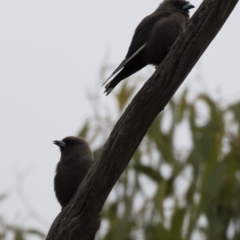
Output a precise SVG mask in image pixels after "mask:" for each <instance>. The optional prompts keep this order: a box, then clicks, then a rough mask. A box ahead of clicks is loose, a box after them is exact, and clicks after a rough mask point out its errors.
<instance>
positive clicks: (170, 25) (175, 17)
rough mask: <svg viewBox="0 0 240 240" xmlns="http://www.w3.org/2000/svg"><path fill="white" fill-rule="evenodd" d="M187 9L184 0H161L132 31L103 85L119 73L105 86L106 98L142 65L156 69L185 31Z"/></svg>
mask: <svg viewBox="0 0 240 240" xmlns="http://www.w3.org/2000/svg"><path fill="white" fill-rule="evenodd" d="M191 8H194V6H193V5H191V4H190V3H189V2H187V1H185V0H164V1H163V2H162V3H161V4H160V5H159V7H158V8H157V9H156V11H155V12H153V13H152V14H151V15H149V16H147V17H145V18H144V19H143V20H142V22H141V23H140V24H139V25H138V27H137V28H136V30H135V33H134V35H133V38H132V42H131V44H130V47H129V49H128V52H127V55H126V57H125V59H124V60H123V61H122V62H121V64H120V65H119V66H118V67H117V68H116V69H115V70H114V72H113V73H112V74H111V76H110V77H109V78H108V79H107V80H106V81H105V82H104V84H105V83H106V82H107V81H108V80H109V79H110V78H111V77H113V76H114V75H115V74H116V73H118V72H119V71H120V70H121V71H120V72H119V73H118V74H117V75H116V76H115V77H114V78H113V79H112V80H111V82H109V83H108V84H107V85H106V86H105V93H106V95H108V94H109V93H110V92H111V91H112V90H113V89H114V87H115V86H116V85H117V84H118V83H119V82H120V81H122V80H123V79H125V78H127V77H129V76H130V75H132V74H133V73H135V72H137V71H139V70H140V69H142V68H143V67H145V66H146V65H148V64H153V65H155V66H158V65H159V64H160V63H161V62H162V60H163V59H164V57H165V56H166V55H167V53H168V51H169V49H170V47H171V46H172V44H173V43H174V42H175V40H176V39H177V37H178V35H179V34H180V33H181V32H183V31H185V29H186V25H187V22H188V20H189V9H191Z"/></svg>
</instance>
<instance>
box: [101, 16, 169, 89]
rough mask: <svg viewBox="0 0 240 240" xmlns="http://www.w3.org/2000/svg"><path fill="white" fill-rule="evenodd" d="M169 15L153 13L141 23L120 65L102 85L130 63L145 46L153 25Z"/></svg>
mask: <svg viewBox="0 0 240 240" xmlns="http://www.w3.org/2000/svg"><path fill="white" fill-rule="evenodd" d="M169 14H170V13H169V12H168V11H161V12H157V13H153V14H151V15H149V16H147V17H145V18H144V19H143V20H142V22H141V23H140V24H139V25H138V27H137V28H136V31H135V33H134V35H133V38H132V42H131V44H130V46H129V49H128V52H127V55H126V57H125V59H124V60H123V61H122V62H121V64H120V65H119V66H118V67H117V68H116V69H115V70H114V71H113V73H112V74H111V75H110V77H109V78H108V79H107V80H106V81H105V82H104V83H103V85H104V84H105V83H106V82H107V81H108V80H109V79H110V78H111V77H113V76H114V75H115V74H116V73H117V72H118V71H120V70H121V69H122V68H123V67H124V66H125V65H126V64H127V63H128V62H129V61H131V60H132V59H133V58H134V57H135V56H136V55H137V54H138V53H140V52H141V51H142V50H143V49H144V47H145V46H146V44H147V41H148V38H149V36H150V33H151V31H152V29H153V27H154V25H155V23H156V22H157V21H158V20H159V19H161V17H167V16H168V15H169Z"/></svg>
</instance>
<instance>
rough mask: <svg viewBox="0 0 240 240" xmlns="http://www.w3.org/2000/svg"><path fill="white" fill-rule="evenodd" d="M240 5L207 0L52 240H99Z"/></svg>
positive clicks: (132, 107) (117, 130)
mask: <svg viewBox="0 0 240 240" xmlns="http://www.w3.org/2000/svg"><path fill="white" fill-rule="evenodd" d="M237 2H238V0H205V1H204V2H203V3H202V5H201V6H200V7H199V9H198V10H197V12H196V13H195V14H194V16H193V17H192V18H191V21H190V23H189V26H188V28H187V31H186V32H185V33H183V34H181V36H179V38H178V40H177V41H176V42H175V44H174V45H173V47H172V48H171V50H170V52H169V53H168V55H167V56H166V58H165V60H164V61H163V63H162V65H161V67H159V68H158V69H157V70H156V71H155V73H154V74H153V75H152V76H151V77H150V79H149V80H148V81H147V82H146V83H145V85H144V86H143V87H142V89H141V90H140V91H139V92H138V93H137V95H136V96H135V97H134V99H133V100H132V102H131V103H130V104H129V106H128V107H127V109H126V110H125V112H124V113H123V115H122V116H121V118H120V119H119V121H118V122H117V124H116V125H115V127H114V129H113V131H112V132H111V134H110V136H109V138H108V140H107V141H106V143H105V144H104V146H103V148H102V151H101V152H100V154H99V156H98V157H97V159H96V161H95V163H94V165H93V167H92V168H91V170H90V171H89V173H88V175H87V177H86V178H85V179H84V181H83V182H82V184H81V185H80V187H79V189H78V191H77V193H76V194H75V196H74V198H73V199H72V200H71V202H70V204H69V205H68V206H67V207H66V208H65V209H64V210H63V211H62V212H61V213H60V214H59V215H58V216H57V217H56V219H55V220H54V222H53V224H52V226H51V228H50V230H49V233H48V236H47V238H46V239H47V240H53V239H54V240H61V239H64V240H70V239H71V240H75V239H81V240H90V239H94V235H95V232H96V231H97V229H98V225H99V223H100V213H101V210H102V207H103V205H104V203H105V201H106V198H107V197H108V195H109V193H110V191H111V190H112V188H113V186H114V185H115V183H116V181H117V180H118V178H119V177H120V175H121V174H122V172H123V170H124V169H125V167H126V166H127V164H128V163H129V161H130V159H131V157H132V156H133V154H134V152H135V150H136V148H137V147H138V145H139V144H140V142H141V141H142V139H143V137H144V135H145V134H146V132H147V130H148V128H149V127H150V125H151V124H152V122H153V121H154V119H155V118H156V117H157V115H158V114H159V113H160V112H161V111H162V110H163V109H164V107H165V106H166V104H167V103H168V102H169V100H170V99H171V97H172V96H173V94H174V93H175V92H176V90H177V89H178V87H179V86H180V85H181V84H182V82H183V81H184V79H185V78H186V77H187V75H188V74H189V72H190V71H191V69H192V68H193V66H194V65H195V64H196V62H197V61H198V59H199V58H200V57H201V55H202V54H203V52H204V51H205V50H206V48H207V47H208V45H209V44H210V43H211V41H212V40H213V39H214V37H215V36H216V35H217V33H218V31H219V30H220V29H221V27H222V26H223V24H224V23H225V21H226V20H227V18H228V16H229V15H230V13H231V12H232V10H233V9H234V7H235V5H236V4H237Z"/></svg>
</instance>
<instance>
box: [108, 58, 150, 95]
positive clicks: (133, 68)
mask: <svg viewBox="0 0 240 240" xmlns="http://www.w3.org/2000/svg"><path fill="white" fill-rule="evenodd" d="M145 66H146V64H145V63H141V62H139V63H137V64H129V65H126V66H124V68H123V69H122V70H121V71H120V72H119V73H118V74H117V75H116V76H115V77H114V78H113V80H112V81H110V82H109V83H108V84H107V85H106V86H105V91H104V93H106V96H107V95H108V94H109V93H110V92H111V91H112V90H113V89H114V88H115V87H116V86H117V85H118V83H119V82H121V81H122V80H124V79H125V78H127V77H129V76H131V75H132V74H134V73H135V72H137V71H139V70H140V69H142V68H143V67H145Z"/></svg>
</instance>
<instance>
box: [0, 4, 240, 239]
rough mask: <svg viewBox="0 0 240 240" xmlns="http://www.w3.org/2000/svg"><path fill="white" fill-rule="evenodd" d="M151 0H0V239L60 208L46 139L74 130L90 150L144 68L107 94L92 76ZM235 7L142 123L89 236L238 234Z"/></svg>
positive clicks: (35, 229) (103, 68)
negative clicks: (156, 112) (169, 95)
mask: <svg viewBox="0 0 240 240" xmlns="http://www.w3.org/2000/svg"><path fill="white" fill-rule="evenodd" d="M201 2H202V1H201V0H191V3H192V4H194V5H195V6H196V9H197V8H198V6H199V5H200V4H201ZM159 3H160V2H159V1H157V0H152V1H149V0H142V1H141V2H139V1H136V0H131V1H129V0H122V1H110V0H104V1H96V0H92V1H83V0H78V1H77V0H70V1H62V0H58V1H56V0H50V1H49V0H48V1H47V0H42V1H30V0H22V1H17V0H8V1H0V11H1V12H0V24H1V25H0V35H1V37H0V61H1V63H0V81H1V88H0V96H1V97H0V98H1V100H0V111H1V117H0V132H1V138H0V156H1V158H0V182H1V184H0V239H9V240H11V239H16V240H19V239H20V240H22V239H30V240H31V239H44V236H45V234H46V233H47V232H48V229H49V227H50V225H51V223H52V221H53V220H54V218H55V217H56V215H57V214H58V213H59V211H60V205H59V204H58V202H57V200H56V198H55V194H54V191H53V177H54V174H55V167H56V164H57V162H58V160H59V157H60V152H59V149H58V148H57V147H56V146H55V145H53V144H52V142H53V140H59V139H62V138H64V137H66V136H69V135H78V134H79V135H81V136H83V137H85V138H86V139H87V140H88V141H89V143H90V145H91V147H92V149H93V151H94V153H95V154H96V155H97V153H98V151H99V150H100V149H101V147H102V145H103V144H104V142H105V140H106V139H107V137H108V135H109V133H110V132H111V130H112V128H113V126H114V125H115V123H116V121H117V120H118V118H119V116H120V115H121V114H122V112H123V111H124V109H125V108H126V106H127V104H128V103H129V101H131V99H132V98H133V96H134V94H135V93H136V92H137V91H138V90H139V88H140V87H141V86H142V85H143V84H144V82H145V81H146V80H147V79H148V78H149V77H150V76H151V74H152V73H153V72H154V68H153V67H151V66H149V67H147V68H145V69H143V70H142V71H140V72H139V73H137V74H135V75H134V76H132V77H130V78H129V80H127V81H124V82H122V83H121V84H119V85H118V87H117V88H116V89H114V91H113V92H112V93H111V94H110V95H109V96H108V97H106V96H105V95H104V94H103V91H104V88H103V87H101V84H102V83H103V82H104V80H105V79H106V78H107V77H108V76H109V75H110V73H111V71H112V70H113V69H114V68H115V67H116V66H117V65H118V64H119V63H120V62H121V61H122V60H123V58H124V57H125V54H126V52H127V49H128V47H129V44H130V41H131V38H132V35H133V32H134V29H135V28H136V26H137V25H138V23H139V22H140V21H141V20H142V19H143V17H145V16H146V15H148V14H150V13H151V12H153V11H154V10H155V9H156V7H157V6H158V4H159ZM196 9H193V10H191V15H192V14H193V13H194V11H195V10H196ZM239 15H240V6H239V5H238V6H237V7H236V8H235V10H234V11H233V13H232V14H231V16H230V17H229V19H228V21H227V22H226V24H225V25H224V27H223V28H222V30H221V31H220V32H219V34H218V35H217V37H216V38H215V39H214V41H213V42H212V43H211V45H210V46H209V48H208V49H207V51H206V52H205V53H204V55H203V56H202V57H201V59H200V60H199V62H198V63H197V64H196V66H195V68H194V69H193V70H192V72H191V73H190V74H189V76H188V77H187V79H186V80H185V82H184V84H183V85H182V86H181V87H180V89H179V90H178V92H177V93H176V95H175V96H174V98H173V100H172V101H171V103H170V104H169V105H168V107H167V108H166V110H165V111H164V112H163V113H162V114H161V115H160V116H159V117H158V118H157V119H156V121H155V122H154V124H153V125H152V127H151V129H150V130H149V132H148V133H147V135H146V137H145V138H144V140H143V142H142V144H141V146H140V147H139V149H138V150H137V152H136V154H135V155H134V157H133V160H132V161H131V162H130V164H129V166H128V168H127V169H126V171H125V172H124V173H123V175H122V177H121V179H120V180H119V182H118V184H117V185H116V187H115V188H114V190H113V191H112V193H111V195H110V197H109V199H108V201H107V203H106V206H105V209H104V211H103V215H102V216H103V220H102V225H101V229H100V231H99V233H98V236H97V237H98V239H105V240H107V239H119V240H120V239H139V240H141V239H142V240H145V239H147V240H158V239H164V240H166V239H171V240H174V239H176V240H179V239H194V240H195V239H196V240H198V239H199V240H204V239H211V240H212V239H229V240H230V239H231V240H232V239H234V240H235V239H240V227H239V226H240V195H239V194H240V152H239V143H240V132H239V124H240V102H239V101H240V81H239V78H240V72H239V63H240V45H239V42H240V31H239Z"/></svg>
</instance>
